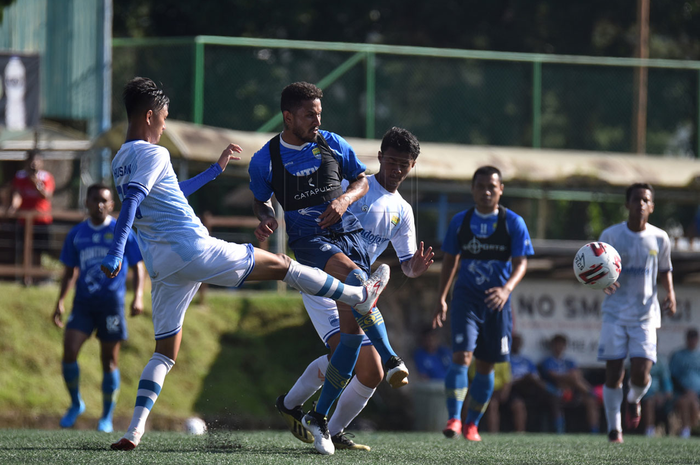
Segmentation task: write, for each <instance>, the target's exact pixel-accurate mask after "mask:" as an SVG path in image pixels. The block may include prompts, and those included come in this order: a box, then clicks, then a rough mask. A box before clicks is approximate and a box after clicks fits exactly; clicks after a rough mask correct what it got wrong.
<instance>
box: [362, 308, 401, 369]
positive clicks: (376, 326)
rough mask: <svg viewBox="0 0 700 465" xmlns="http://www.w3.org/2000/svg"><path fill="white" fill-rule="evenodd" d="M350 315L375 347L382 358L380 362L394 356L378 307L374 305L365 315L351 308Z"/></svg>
mask: <svg viewBox="0 0 700 465" xmlns="http://www.w3.org/2000/svg"><path fill="white" fill-rule="evenodd" d="M352 315H353V316H354V317H355V320H356V321H357V324H358V325H359V326H360V328H362V331H364V332H365V334H366V335H367V337H368V338H369V340H370V341H372V345H374V348H375V349H377V352H378V353H379V356H380V357H381V358H382V364H385V363H386V362H387V361H388V360H389V359H390V358H391V357H394V356H396V352H394V349H393V348H392V347H391V344H390V343H389V336H388V335H387V333H386V325H385V324H384V317H383V316H382V314H381V313H379V309H378V308H377V307H374V308H373V309H372V311H371V312H369V313H368V314H366V315H360V314H359V313H358V312H356V311H355V309H354V308H353V309H352Z"/></svg>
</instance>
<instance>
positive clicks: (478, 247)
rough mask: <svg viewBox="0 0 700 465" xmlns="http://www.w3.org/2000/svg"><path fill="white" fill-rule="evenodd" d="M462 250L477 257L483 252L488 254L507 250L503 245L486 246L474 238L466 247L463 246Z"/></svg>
mask: <svg viewBox="0 0 700 465" xmlns="http://www.w3.org/2000/svg"><path fill="white" fill-rule="evenodd" d="M462 248H463V249H464V250H466V251H467V252H469V253H471V254H473V255H477V254H480V253H481V252H486V251H488V250H495V251H498V252H505V250H506V246H505V245H502V244H484V243H482V242H481V241H480V240H479V239H477V238H476V237H472V240H470V241H469V242H468V243H467V244H466V245H464V246H462Z"/></svg>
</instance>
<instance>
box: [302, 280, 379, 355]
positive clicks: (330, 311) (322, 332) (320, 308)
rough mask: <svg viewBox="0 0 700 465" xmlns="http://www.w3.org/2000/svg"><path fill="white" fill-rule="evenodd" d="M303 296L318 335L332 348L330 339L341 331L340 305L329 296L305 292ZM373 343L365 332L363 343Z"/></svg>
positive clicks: (365, 344)
mask: <svg viewBox="0 0 700 465" xmlns="http://www.w3.org/2000/svg"><path fill="white" fill-rule="evenodd" d="M301 297H302V299H303V300H304V306H305V307H306V312H307V313H308V314H309V318H310V319H311V323H313V325H314V328H315V329H316V332H317V333H318V337H320V338H321V340H322V341H323V343H324V344H326V347H328V348H330V347H329V345H328V339H330V338H331V336H333V335H335V334H338V333H339V332H340V319H339V317H338V307H337V306H336V304H335V300H333V299H329V298H328V297H320V296H315V295H307V294H304V293H301ZM371 344H372V342H371V341H370V340H369V338H368V337H367V335H366V334H365V337H364V339H363V340H362V345H363V346H368V345H371Z"/></svg>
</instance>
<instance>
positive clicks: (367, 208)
mask: <svg viewBox="0 0 700 465" xmlns="http://www.w3.org/2000/svg"><path fill="white" fill-rule="evenodd" d="M362 211H363V212H365V213H366V212H368V211H369V205H367V204H365V205H362Z"/></svg>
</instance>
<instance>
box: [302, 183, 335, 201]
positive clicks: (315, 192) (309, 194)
mask: <svg viewBox="0 0 700 465" xmlns="http://www.w3.org/2000/svg"><path fill="white" fill-rule="evenodd" d="M309 184H311V182H309ZM332 190H333V186H331V185H328V186H323V187H315V188H314V189H309V190H307V191H304V192H299V193H297V194H294V200H303V199H306V198H308V197H312V196H314V195H318V194H325V193H326V192H330V191H332Z"/></svg>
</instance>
